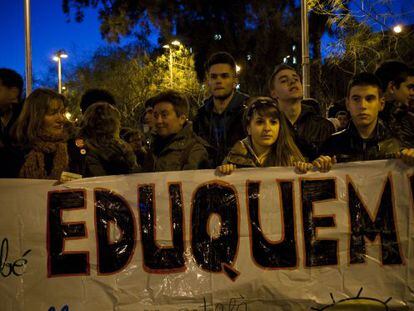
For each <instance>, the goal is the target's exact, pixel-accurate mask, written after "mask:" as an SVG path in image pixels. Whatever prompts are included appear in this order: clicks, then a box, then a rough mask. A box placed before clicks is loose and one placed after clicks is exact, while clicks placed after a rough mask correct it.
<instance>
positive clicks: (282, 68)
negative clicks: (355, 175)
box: [269, 64, 335, 160]
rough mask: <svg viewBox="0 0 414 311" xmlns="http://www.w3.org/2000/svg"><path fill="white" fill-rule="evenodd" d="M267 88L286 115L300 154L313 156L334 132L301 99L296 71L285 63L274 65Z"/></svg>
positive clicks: (333, 129)
mask: <svg viewBox="0 0 414 311" xmlns="http://www.w3.org/2000/svg"><path fill="white" fill-rule="evenodd" d="M269 90H270V95H271V97H272V98H274V99H276V100H277V102H278V107H279V109H280V110H281V111H282V112H283V113H284V115H285V116H286V118H287V120H288V126H289V127H290V129H291V131H292V136H293V137H294V140H295V143H296V145H297V146H298V147H299V149H300V151H301V152H302V154H303V155H304V156H305V157H307V158H309V159H310V160H313V159H315V158H317V156H318V155H319V154H318V149H319V148H320V146H321V145H322V143H323V142H324V141H325V140H326V139H327V138H328V137H329V136H331V134H333V133H334V132H335V127H334V125H333V124H332V123H331V122H330V121H328V120H327V119H325V118H323V117H321V116H320V115H318V114H317V113H316V111H315V109H314V108H313V107H311V105H307V104H306V100H303V90H302V83H301V78H300V76H299V74H298V73H297V72H296V70H295V69H294V68H292V67H290V66H288V65H286V64H280V65H278V66H276V68H275V70H274V71H273V73H272V75H271V77H270V79H269ZM313 104H314V103H312V105H313Z"/></svg>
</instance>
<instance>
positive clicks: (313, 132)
mask: <svg viewBox="0 0 414 311" xmlns="http://www.w3.org/2000/svg"><path fill="white" fill-rule="evenodd" d="M287 123H288V126H289V128H290V130H291V133H292V136H293V139H294V141H295V143H296V145H297V146H298V148H299V150H300V151H301V152H302V154H303V155H304V156H305V157H306V158H308V159H309V160H314V159H316V158H317V157H318V156H319V154H320V152H319V148H320V147H321V145H322V144H323V143H324V142H325V141H326V140H327V139H328V138H329V137H330V136H331V135H332V134H333V133H335V127H334V125H333V124H332V122H330V121H329V120H327V119H325V118H323V117H321V116H319V115H318V114H317V113H316V112H315V110H314V109H313V108H312V107H310V106H307V105H305V104H302V111H301V113H300V115H299V118H298V119H297V120H296V122H295V124H291V123H290V122H289V121H288V122H287Z"/></svg>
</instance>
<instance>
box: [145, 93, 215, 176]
mask: <svg viewBox="0 0 414 311" xmlns="http://www.w3.org/2000/svg"><path fill="white" fill-rule="evenodd" d="M153 104H154V118H155V127H156V134H154V135H153V143H152V146H151V150H150V152H149V156H148V158H147V159H146V161H145V162H146V163H145V164H144V170H145V171H150V172H160V171H180V170H197V169H203V168H210V165H209V155H208V153H207V149H206V148H208V144H207V142H205V141H204V140H203V139H201V138H200V137H198V136H197V135H196V134H195V133H194V132H193V129H192V126H191V124H190V123H189V122H188V121H187V116H188V112H189V108H188V103H187V101H186V99H185V98H184V97H182V96H181V95H180V94H179V93H177V92H175V91H167V92H163V93H160V94H159V95H157V96H155V97H154V98H153Z"/></svg>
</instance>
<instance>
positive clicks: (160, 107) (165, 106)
mask: <svg viewBox="0 0 414 311" xmlns="http://www.w3.org/2000/svg"><path fill="white" fill-rule="evenodd" d="M173 109H174V106H173V104H172V103H170V102H166V101H165V102H159V103H156V104H155V105H154V112H161V111H170V110H173Z"/></svg>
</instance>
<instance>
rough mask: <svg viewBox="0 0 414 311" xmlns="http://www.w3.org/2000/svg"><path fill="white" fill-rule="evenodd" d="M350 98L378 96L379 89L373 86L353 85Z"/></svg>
mask: <svg viewBox="0 0 414 311" xmlns="http://www.w3.org/2000/svg"><path fill="white" fill-rule="evenodd" d="M349 95H350V96H356V95H358V96H368V95H375V96H378V95H379V89H378V87H377V86H374V85H355V86H353V87H352V88H351V91H350V92H349Z"/></svg>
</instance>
